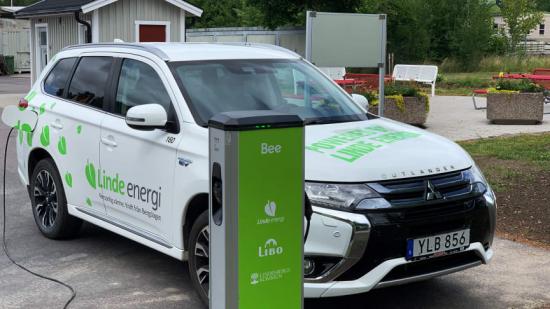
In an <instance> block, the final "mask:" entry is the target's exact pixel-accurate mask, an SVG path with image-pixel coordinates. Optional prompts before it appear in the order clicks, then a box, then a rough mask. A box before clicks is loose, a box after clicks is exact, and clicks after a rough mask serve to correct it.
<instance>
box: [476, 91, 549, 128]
mask: <svg viewBox="0 0 550 309" xmlns="http://www.w3.org/2000/svg"><path fill="white" fill-rule="evenodd" d="M543 116H544V95H543V94H542V93H489V94H488V95H487V119H488V120H489V121H491V122H492V123H497V124H539V123H541V122H542V118H543Z"/></svg>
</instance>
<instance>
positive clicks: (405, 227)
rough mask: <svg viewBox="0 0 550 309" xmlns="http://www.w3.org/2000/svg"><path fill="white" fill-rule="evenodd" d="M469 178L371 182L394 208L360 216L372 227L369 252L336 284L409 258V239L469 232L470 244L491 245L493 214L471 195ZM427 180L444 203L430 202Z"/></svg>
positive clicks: (453, 175) (460, 174)
mask: <svg viewBox="0 0 550 309" xmlns="http://www.w3.org/2000/svg"><path fill="white" fill-rule="evenodd" d="M470 176H471V175H469V172H468V171H461V172H456V173H449V174H445V175H441V176H432V177H429V178H428V177H426V178H417V179H409V180H403V181H388V182H380V183H377V184H374V185H373V184H370V183H369V185H370V186H371V187H372V188H373V189H375V190H377V192H379V193H380V194H381V195H382V196H383V197H384V198H386V199H388V201H390V203H391V205H392V207H391V208H389V209H382V210H367V211H362V212H361V213H363V214H364V215H365V216H367V218H368V219H369V221H370V223H371V232H370V236H369V240H368V243H367V248H366V250H365V253H364V255H363V257H362V258H361V259H360V260H359V261H358V262H357V264H355V265H354V266H353V267H351V268H350V269H349V270H348V271H347V272H345V273H344V274H342V275H341V276H340V277H338V278H337V279H336V280H338V281H349V280H356V279H358V278H360V277H362V276H363V275H365V274H366V273H368V272H369V271H371V270H372V269H374V268H375V267H376V266H378V265H380V263H383V262H384V261H386V260H390V259H394V258H401V257H405V255H406V247H407V246H406V243H407V239H410V238H419V237H426V236H431V235H437V234H441V233H446V232H449V231H453V230H460V229H467V228H470V243H474V242H480V243H482V244H483V245H484V246H487V244H489V242H490V238H491V233H490V228H489V227H490V223H489V211H488V208H487V206H486V204H485V200H484V199H483V198H482V196H480V195H479V194H478V193H477V195H476V194H474V193H473V191H472V190H471V185H470ZM428 180H429V181H431V182H432V184H433V185H434V187H435V189H436V190H441V193H442V195H443V197H444V199H439V200H435V201H426V198H425V187H426V182H427V181H428ZM420 184H424V185H420ZM421 187H422V188H421ZM431 260H432V259H430V260H427V261H426V263H430V262H431Z"/></svg>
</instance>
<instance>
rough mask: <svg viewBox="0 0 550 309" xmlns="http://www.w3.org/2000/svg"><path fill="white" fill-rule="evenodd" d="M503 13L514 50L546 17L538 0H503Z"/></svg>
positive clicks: (511, 46) (511, 49)
mask: <svg viewBox="0 0 550 309" xmlns="http://www.w3.org/2000/svg"><path fill="white" fill-rule="evenodd" d="M501 14H502V17H503V19H504V21H505V22H506V24H507V26H508V34H509V36H510V51H512V52H515V51H516V50H517V46H518V44H519V43H520V42H521V41H522V40H524V39H525V37H526V36H527V35H528V34H529V32H531V30H533V29H534V28H535V27H536V26H538V25H539V24H540V23H541V22H542V20H543V18H544V14H543V13H542V12H541V11H539V9H538V7H537V1H536V0H502V4H501Z"/></svg>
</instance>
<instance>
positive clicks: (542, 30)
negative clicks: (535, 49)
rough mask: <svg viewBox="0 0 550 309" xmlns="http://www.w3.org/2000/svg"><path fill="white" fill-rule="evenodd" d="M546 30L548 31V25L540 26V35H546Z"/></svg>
mask: <svg viewBox="0 0 550 309" xmlns="http://www.w3.org/2000/svg"><path fill="white" fill-rule="evenodd" d="M544 30H546V25H545V24H540V27H539V34H540V35H544Z"/></svg>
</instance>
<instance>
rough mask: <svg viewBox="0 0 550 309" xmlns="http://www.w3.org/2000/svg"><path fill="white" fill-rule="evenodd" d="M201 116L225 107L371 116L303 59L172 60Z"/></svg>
mask: <svg viewBox="0 0 550 309" xmlns="http://www.w3.org/2000/svg"><path fill="white" fill-rule="evenodd" d="M170 65H171V67H172V71H173V73H174V75H175V77H176V80H178V84H179V86H180V87H181V90H182V92H183V93H184V95H185V96H186V101H187V103H188V104H189V106H190V108H191V110H192V111H193V115H194V117H195V120H196V121H197V123H199V124H200V125H203V126H206V125H207V123H208V120H209V119H210V118H211V117H212V116H213V115H216V114H218V113H221V112H228V111H242V110H274V111H278V112H283V113H292V114H297V115H299V116H301V117H302V118H303V119H305V120H306V123H308V124H322V123H336V122H349V121H359V120H366V119H367V117H366V115H365V112H364V111H362V110H361V109H360V108H359V107H357V106H356V105H355V104H354V103H353V102H352V101H351V100H350V99H349V97H348V96H346V95H345V94H344V93H343V91H342V89H341V88H339V87H338V86H336V85H334V84H333V83H332V82H331V81H330V80H329V79H327V78H325V77H324V76H323V75H321V74H319V72H317V71H316V70H315V69H314V68H313V67H312V66H310V65H308V64H307V63H305V62H303V61H293V60H216V61H197V62H173V63H171V64H170Z"/></svg>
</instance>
